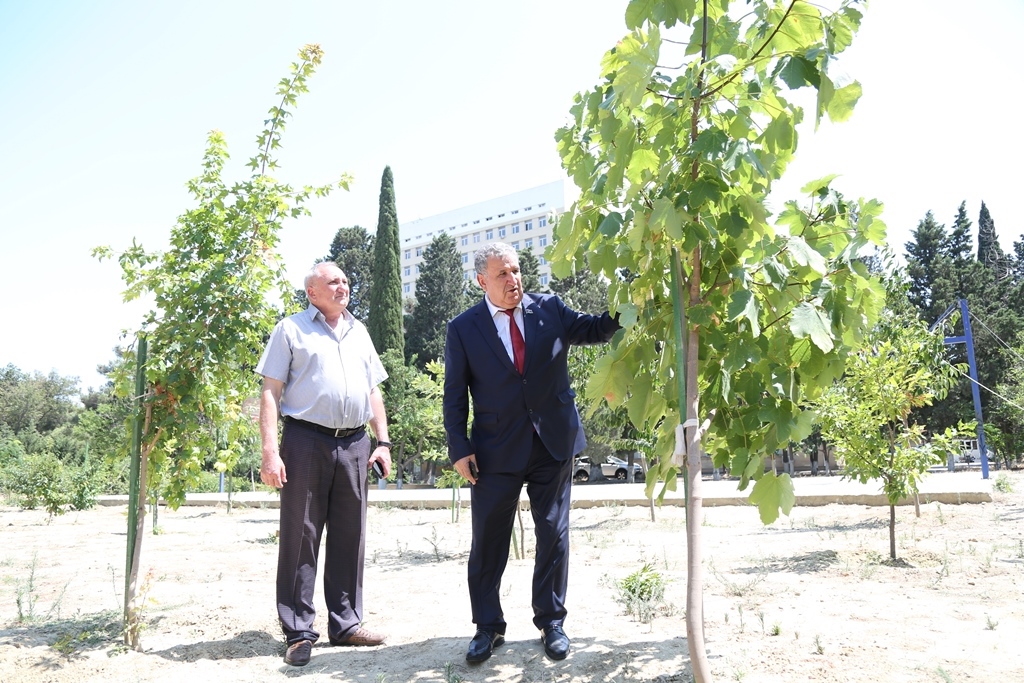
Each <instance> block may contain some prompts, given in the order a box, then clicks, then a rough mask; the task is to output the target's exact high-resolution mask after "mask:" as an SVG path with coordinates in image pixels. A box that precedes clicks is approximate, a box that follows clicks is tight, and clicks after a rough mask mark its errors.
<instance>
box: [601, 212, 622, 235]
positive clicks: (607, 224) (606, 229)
mask: <svg viewBox="0 0 1024 683" xmlns="http://www.w3.org/2000/svg"><path fill="white" fill-rule="evenodd" d="M597 229H598V231H600V232H601V234H603V235H604V236H605V237H615V235H617V234H618V233H619V230H621V229H622V214H620V213H619V212H618V211H612V212H611V213H610V214H608V215H607V216H605V217H604V219H602V221H601V224H600V225H598V226H597Z"/></svg>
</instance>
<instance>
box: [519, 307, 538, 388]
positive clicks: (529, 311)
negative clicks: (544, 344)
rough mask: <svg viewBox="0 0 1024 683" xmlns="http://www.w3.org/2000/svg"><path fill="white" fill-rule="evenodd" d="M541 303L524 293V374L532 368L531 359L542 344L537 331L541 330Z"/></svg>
mask: <svg viewBox="0 0 1024 683" xmlns="http://www.w3.org/2000/svg"><path fill="white" fill-rule="evenodd" d="M540 313H541V309H540V305H539V304H538V303H537V301H536V300H535V299H534V298H533V297H532V296H530V295H529V294H525V295H523V327H524V328H525V329H526V335H525V336H526V339H525V341H526V358H525V360H524V361H523V374H524V375H525V374H526V371H527V370H528V369H529V368H530V360H532V358H533V352H534V349H536V348H538V347H539V346H540V344H538V343H537V333H538V331H539V330H540Z"/></svg>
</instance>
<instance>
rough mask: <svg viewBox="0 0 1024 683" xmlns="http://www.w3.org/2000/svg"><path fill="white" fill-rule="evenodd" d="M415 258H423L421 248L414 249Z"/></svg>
mask: <svg viewBox="0 0 1024 683" xmlns="http://www.w3.org/2000/svg"><path fill="white" fill-rule="evenodd" d="M416 256H417V257H420V256H423V247H416Z"/></svg>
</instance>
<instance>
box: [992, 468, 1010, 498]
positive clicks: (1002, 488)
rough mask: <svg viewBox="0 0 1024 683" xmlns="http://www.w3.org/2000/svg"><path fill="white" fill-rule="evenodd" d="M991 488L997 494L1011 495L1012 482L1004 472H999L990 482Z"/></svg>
mask: <svg viewBox="0 0 1024 683" xmlns="http://www.w3.org/2000/svg"><path fill="white" fill-rule="evenodd" d="M992 488H993V489H995V490H996V491H998V492H999V493H1013V482H1012V481H1010V477H1009V475H1007V474H1006V472H1000V473H999V474H998V475H997V476H996V479H995V481H993V482H992Z"/></svg>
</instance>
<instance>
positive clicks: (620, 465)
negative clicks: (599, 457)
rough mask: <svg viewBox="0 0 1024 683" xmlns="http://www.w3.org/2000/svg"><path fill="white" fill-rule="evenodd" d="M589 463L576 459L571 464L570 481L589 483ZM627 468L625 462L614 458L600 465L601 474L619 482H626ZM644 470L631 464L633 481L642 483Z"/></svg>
mask: <svg viewBox="0 0 1024 683" xmlns="http://www.w3.org/2000/svg"><path fill="white" fill-rule="evenodd" d="M590 467H591V465H590V461H589V460H588V459H586V458H576V462H574V463H573V471H572V480H573V481H575V482H577V483H581V484H582V483H583V482H586V481H590ZM628 471H629V470H628V466H627V465H626V461H625V460H622V459H620V458H616V457H614V456H613V457H609V458H608V460H607V461H605V462H603V463H601V474H602V475H604V476H605V477H608V478H609V479H617V480H619V481H626V473H627V472H628ZM643 480H644V470H643V468H642V467H640V465H638V464H636V463H634V464H633V481H643Z"/></svg>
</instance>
